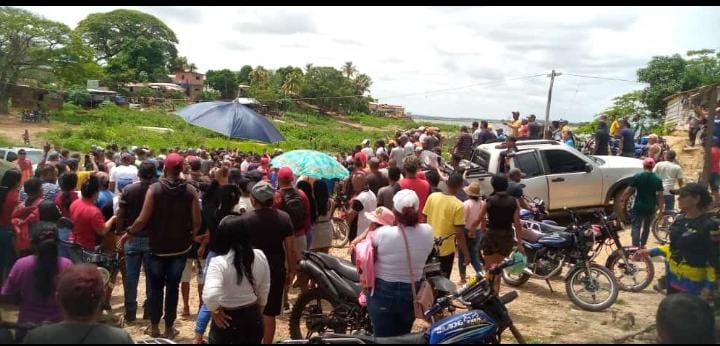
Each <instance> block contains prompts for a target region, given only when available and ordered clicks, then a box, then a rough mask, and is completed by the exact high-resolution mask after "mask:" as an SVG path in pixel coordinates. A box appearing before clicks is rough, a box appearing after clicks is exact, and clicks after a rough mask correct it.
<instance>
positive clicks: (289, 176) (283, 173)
mask: <svg viewBox="0 0 720 346" xmlns="http://www.w3.org/2000/svg"><path fill="white" fill-rule="evenodd" d="M293 179H295V178H294V176H293V171H292V169H290V167H282V168H280V170H279V171H278V180H293Z"/></svg>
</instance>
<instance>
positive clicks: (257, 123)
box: [175, 101, 285, 143]
mask: <svg viewBox="0 0 720 346" xmlns="http://www.w3.org/2000/svg"><path fill="white" fill-rule="evenodd" d="M175 113H176V114H177V115H179V116H181V117H182V118H183V119H185V121H187V122H188V123H190V124H193V125H196V126H200V127H204V128H206V129H210V130H213V131H215V132H218V133H222V134H223V135H225V136H227V137H228V138H243V139H254V140H258V141H262V142H267V143H275V142H280V141H284V140H285V138H284V137H283V136H282V135H281V134H280V132H279V131H278V130H277V129H276V128H275V126H273V124H272V123H270V121H269V120H267V119H266V118H265V117H264V116H263V115H261V114H259V113H258V112H255V111H254V110H252V109H250V108H248V107H245V106H243V105H242V104H240V103H239V102H237V101H229V102H228V101H214V102H201V103H196V104H193V105H189V106H187V107H184V108H182V109H179V110H178V111H176V112H175Z"/></svg>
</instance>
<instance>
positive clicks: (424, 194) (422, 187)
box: [398, 156, 430, 221]
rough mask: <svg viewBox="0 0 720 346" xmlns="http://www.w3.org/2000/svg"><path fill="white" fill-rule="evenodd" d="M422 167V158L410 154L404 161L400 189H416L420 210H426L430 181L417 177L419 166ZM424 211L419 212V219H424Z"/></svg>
mask: <svg viewBox="0 0 720 346" xmlns="http://www.w3.org/2000/svg"><path fill="white" fill-rule="evenodd" d="M419 167H420V159H418V158H417V157H415V156H408V157H406V158H405V162H404V169H405V172H404V178H402V179H400V181H399V182H398V184H400V189H410V190H413V191H415V193H416V194H417V195H418V198H419V199H420V208H419V209H418V210H424V209H423V208H425V201H427V198H428V195H430V183H428V182H427V181H426V180H423V179H420V178H418V177H417V175H416V174H417V173H418V168H419ZM422 219H423V216H422V213H418V220H420V221H422Z"/></svg>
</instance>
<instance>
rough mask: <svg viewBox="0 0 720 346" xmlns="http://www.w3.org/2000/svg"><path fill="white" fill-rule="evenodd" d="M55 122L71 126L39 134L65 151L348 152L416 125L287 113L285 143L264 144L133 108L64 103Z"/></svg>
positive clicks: (358, 116) (278, 125) (370, 118)
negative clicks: (361, 127)
mask: <svg viewBox="0 0 720 346" xmlns="http://www.w3.org/2000/svg"><path fill="white" fill-rule="evenodd" d="M51 118H52V119H53V121H55V122H58V123H60V124H63V123H64V124H71V125H75V126H74V127H69V126H63V125H60V126H59V127H57V128H54V129H52V130H50V131H48V132H46V133H44V134H42V135H41V137H43V138H45V139H46V140H48V141H50V142H52V143H54V144H58V145H59V146H61V147H63V148H67V149H69V150H77V151H86V150H88V149H89V148H90V147H91V146H92V145H99V146H107V145H109V144H111V143H116V144H117V145H118V146H132V145H138V146H139V145H148V146H150V147H151V148H172V147H176V146H179V147H199V146H201V145H205V146H207V147H209V148H224V147H230V148H232V149H235V148H237V149H240V150H243V151H254V152H262V151H265V150H269V151H271V150H272V149H274V148H276V147H279V148H282V149H283V150H285V151H288V150H294V149H314V150H320V151H325V152H331V153H340V152H344V151H350V150H352V149H353V148H354V147H355V146H356V145H358V144H360V142H362V140H363V139H365V138H370V139H373V140H375V139H385V140H386V141H388V140H389V139H390V138H392V136H393V135H394V132H395V129H396V128H411V127H415V126H419V125H417V124H414V123H412V121H411V120H398V119H391V118H383V117H375V116H371V115H362V114H356V115H353V116H352V117H351V118H352V119H353V121H358V122H360V123H361V124H365V125H366V126H373V127H378V128H381V129H382V130H379V131H360V130H357V129H353V128H349V127H347V126H345V125H342V124H340V123H338V122H337V121H336V120H335V119H334V118H332V117H329V116H324V115H313V114H303V113H298V112H286V113H285V114H284V115H283V117H282V118H281V120H283V121H284V123H277V122H274V125H275V126H276V128H277V129H278V130H279V131H280V133H282V134H283V136H284V137H285V141H283V142H280V143H277V144H275V145H272V144H264V143H259V142H254V141H243V140H235V139H233V140H228V139H227V138H225V137H224V136H222V135H220V134H217V133H215V132H213V131H210V130H207V129H204V128H200V127H197V126H193V125H189V124H187V123H186V122H185V121H184V120H183V119H182V118H180V117H179V116H177V115H174V114H170V113H167V112H164V111H162V110H152V109H150V110H144V111H140V110H136V109H128V108H122V107H117V106H115V105H107V106H102V107H98V108H95V109H88V110H86V109H82V108H80V107H77V106H74V105H71V104H66V105H65V106H64V107H63V109H62V110H60V111H56V112H53V114H52V115H51ZM138 126H152V127H164V128H169V129H172V130H173V132H172V133H170V134H163V133H157V132H153V131H148V130H143V129H140V128H138Z"/></svg>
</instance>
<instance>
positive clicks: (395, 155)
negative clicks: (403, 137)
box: [390, 147, 405, 169]
mask: <svg viewBox="0 0 720 346" xmlns="http://www.w3.org/2000/svg"><path fill="white" fill-rule="evenodd" d="M390 159H394V160H395V165H396V166H397V167H398V168H401V169H402V166H403V160H404V159H405V149H404V148H400V147H395V148H393V149H392V150H391V151H390Z"/></svg>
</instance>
